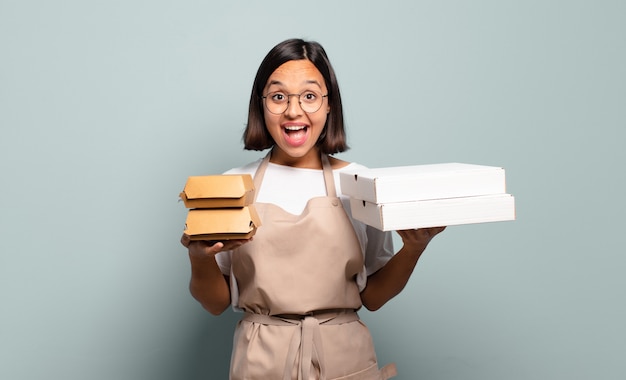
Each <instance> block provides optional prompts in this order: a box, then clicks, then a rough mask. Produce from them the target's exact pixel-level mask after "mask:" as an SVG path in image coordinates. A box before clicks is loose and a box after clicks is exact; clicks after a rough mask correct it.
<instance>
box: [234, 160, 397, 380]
mask: <svg viewBox="0 0 626 380" xmlns="http://www.w3.org/2000/svg"><path fill="white" fill-rule="evenodd" d="M269 158H270V155H269V154H268V155H267V156H266V157H265V159H264V160H263V161H262V163H261V164H260V165H259V168H258V169H257V172H256V174H255V178H254V182H255V186H256V189H257V193H258V189H260V187H261V184H262V181H263V175H264V173H265V169H266V168H267V165H268V163H269ZM322 163H323V174H324V181H325V183H326V194H327V196H325V197H316V198H313V199H311V200H309V202H308V203H307V205H306V207H305V209H304V211H303V212H302V214H301V215H293V214H290V213H288V212H286V211H285V210H283V209H282V208H280V207H278V206H276V205H274V204H268V203H255V207H256V209H257V212H258V213H259V216H260V217H261V221H262V223H263V224H262V226H261V227H260V228H259V229H258V231H257V232H256V235H255V236H254V239H253V240H252V241H251V242H249V243H247V244H244V245H243V246H242V247H240V248H238V249H237V250H236V251H235V252H233V256H232V275H233V277H234V279H233V281H236V283H237V287H238V290H239V301H238V306H239V307H240V308H242V309H243V310H244V311H245V312H246V314H245V316H244V317H243V319H242V320H241V321H240V322H239V324H238V325H237V329H236V331H235V337H234V342H233V344H234V345H233V354H232V360H231V370H230V378H231V379H232V380H243V379H246V380H265V379H271V380H280V379H283V380H292V379H298V380H311V379H324V380H330V379H342V380H356V379H364V380H384V379H388V378H390V377H393V376H395V374H396V371H395V366H394V365H393V364H392V365H389V366H387V367H385V368H383V369H379V368H378V364H377V361H376V354H375V352H374V346H373V343H372V338H371V335H370V332H369V330H368V329H367V327H366V326H365V325H364V324H363V323H362V322H361V321H360V320H359V317H358V316H357V314H356V310H357V309H359V308H360V307H361V298H360V295H359V289H358V287H357V284H356V276H357V274H358V273H359V272H360V271H361V269H362V268H363V254H362V252H361V249H360V245H359V241H358V238H357V236H356V233H355V232H354V228H353V226H352V223H351V222H350V220H349V218H348V216H347V215H346V213H345V211H344V209H343V207H342V205H341V201H340V200H339V198H338V197H337V194H336V191H335V182H334V178H333V173H332V169H331V167H330V164H329V162H328V157H327V156H325V155H323V156H322Z"/></svg>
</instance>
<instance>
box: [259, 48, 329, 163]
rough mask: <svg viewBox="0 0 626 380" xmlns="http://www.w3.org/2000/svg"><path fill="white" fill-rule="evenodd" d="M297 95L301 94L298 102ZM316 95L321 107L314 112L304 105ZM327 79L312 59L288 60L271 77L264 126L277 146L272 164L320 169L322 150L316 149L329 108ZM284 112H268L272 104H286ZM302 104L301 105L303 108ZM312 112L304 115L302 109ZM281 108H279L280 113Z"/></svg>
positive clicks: (265, 100)
mask: <svg viewBox="0 0 626 380" xmlns="http://www.w3.org/2000/svg"><path fill="white" fill-rule="evenodd" d="M298 94H302V95H301V96H302V97H301V99H300V101H298ZM316 94H317V95H318V96H321V97H322V98H321V99H320V100H321V106H320V108H319V109H318V110H317V111H315V112H311V107H310V106H308V105H307V104H304V103H311V102H314V100H312V99H315V96H316ZM327 94H328V89H327V88H326V83H325V82H324V77H323V76H322V74H321V73H320V72H319V70H318V69H317V68H316V67H315V65H313V63H312V62H311V61H309V60H306V59H302V60H296V61H288V62H285V63H284V64H282V65H281V66H279V67H278V68H277V69H276V70H275V71H274V72H273V73H272V75H270V77H269V79H268V80H267V83H266V85H265V88H264V89H263V95H264V96H267V98H266V99H264V103H265V106H264V107H263V111H264V117H265V125H266V127H267V130H268V132H269V133H270V135H271V136H272V138H273V139H274V142H275V143H276V145H275V146H274V150H273V153H272V159H271V161H272V162H274V163H278V164H282V165H290V166H297V167H309V168H319V167H320V158H319V149H318V148H317V147H316V146H315V143H316V142H317V139H318V138H319V136H320V134H321V133H322V131H323V130H324V125H325V124H326V118H327V117H328V112H330V107H329V105H328V98H327V97H325V95H327ZM286 100H288V103H287V104H284V107H286V109H285V110H284V112H282V113H276V112H277V109H276V104H274V107H273V108H274V109H273V111H274V112H275V113H272V112H270V110H268V105H270V102H273V103H281V102H282V103H286ZM301 102H302V105H301ZM303 106H304V107H305V109H307V110H308V111H309V112H305V111H304V110H303V109H302V107H303ZM280 110H282V107H278V112H280Z"/></svg>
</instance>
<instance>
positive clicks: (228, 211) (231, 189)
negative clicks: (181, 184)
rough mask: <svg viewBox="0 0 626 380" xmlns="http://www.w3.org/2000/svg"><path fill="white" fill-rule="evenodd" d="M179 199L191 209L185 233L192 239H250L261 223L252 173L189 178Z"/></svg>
mask: <svg viewBox="0 0 626 380" xmlns="http://www.w3.org/2000/svg"><path fill="white" fill-rule="evenodd" d="M180 199H182V201H183V202H184V204H185V207H187V208H188V209H189V211H188V213H187V220H186V222H185V234H187V235H189V237H190V238H191V240H209V241H220V240H229V239H249V238H251V237H252V236H253V235H254V234H255V233H256V229H257V227H259V226H260V225H261V221H260V219H259V216H258V214H257V212H256V210H255V208H254V205H253V204H252V202H253V201H254V182H253V181H252V177H251V176H250V175H249V174H222V175H208V176H192V177H189V178H188V179H187V182H186V184H185V188H184V189H183V191H182V192H181V193H180Z"/></svg>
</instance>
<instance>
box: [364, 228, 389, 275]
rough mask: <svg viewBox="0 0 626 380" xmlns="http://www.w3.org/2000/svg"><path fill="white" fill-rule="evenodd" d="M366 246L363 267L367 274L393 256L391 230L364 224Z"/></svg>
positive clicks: (374, 270) (377, 268)
mask: <svg viewBox="0 0 626 380" xmlns="http://www.w3.org/2000/svg"><path fill="white" fill-rule="evenodd" d="M365 231H366V234H367V246H366V248H365V269H366V274H367V275H368V276H369V275H371V274H373V273H375V272H376V271H378V270H379V269H380V268H382V267H384V266H385V264H387V262H388V261H389V260H390V259H391V258H392V257H393V255H394V249H393V237H392V234H391V231H380V230H378V229H376V228H374V227H371V226H366V227H365Z"/></svg>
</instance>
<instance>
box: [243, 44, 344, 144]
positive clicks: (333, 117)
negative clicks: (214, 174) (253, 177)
mask: <svg viewBox="0 0 626 380" xmlns="http://www.w3.org/2000/svg"><path fill="white" fill-rule="evenodd" d="M302 59H307V60H309V61H311V62H312V63H313V65H315V67H316V68H317V69H318V70H319V71H320V73H321V74H322V76H323V77H324V81H325V82H326V83H325V84H326V87H327V88H328V104H329V106H330V112H329V114H328V118H327V119H326V124H325V125H324V131H323V132H322V134H321V135H320V137H319V139H318V140H317V143H316V146H317V147H318V148H319V149H320V151H321V152H322V153H324V154H333V153H339V152H343V151H346V150H348V148H349V147H348V145H347V142H346V133H345V130H344V125H343V108H342V106H341V95H340V94H339V84H338V83H337V78H336V77H335V71H334V70H333V68H332V66H331V64H330V61H329V60H328V56H327V55H326V51H325V50H324V48H323V47H322V45H320V44H319V43H317V42H313V41H304V40H302V39H289V40H286V41H283V42H281V43H279V44H278V45H276V46H274V48H272V50H270V51H269V53H267V55H266V56H265V58H264V59H263V62H261V65H260V66H259V69H258V71H257V73H256V77H255V78H254V85H253V86H252V94H251V95H250V106H249V109H248V124H247V125H246V129H245V131H244V133H243V143H244V148H245V149H247V150H265V149H267V148H271V147H273V146H274V145H275V141H274V139H273V138H272V136H271V135H270V134H269V132H268V131H267V128H266V125H265V117H264V110H263V107H264V106H263V98H262V96H263V89H264V88H265V85H266V84H267V80H268V79H269V77H270V75H272V73H273V72H274V70H276V69H277V68H278V67H279V66H280V65H282V64H283V63H285V62H288V61H294V60H302Z"/></svg>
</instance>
